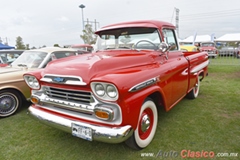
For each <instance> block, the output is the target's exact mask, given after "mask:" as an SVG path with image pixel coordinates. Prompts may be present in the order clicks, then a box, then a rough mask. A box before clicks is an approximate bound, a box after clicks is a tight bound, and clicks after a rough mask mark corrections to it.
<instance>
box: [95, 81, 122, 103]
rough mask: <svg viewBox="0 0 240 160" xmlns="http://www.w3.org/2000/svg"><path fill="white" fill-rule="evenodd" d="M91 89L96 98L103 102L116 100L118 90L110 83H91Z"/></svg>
mask: <svg viewBox="0 0 240 160" xmlns="http://www.w3.org/2000/svg"><path fill="white" fill-rule="evenodd" d="M91 89H92V91H93V92H94V94H95V95H96V96H97V97H98V98H101V99H103V100H107V101H116V100H117V99H118V90H117V88H116V87H115V86H114V85H113V84H111V83H104V82H92V83H91Z"/></svg>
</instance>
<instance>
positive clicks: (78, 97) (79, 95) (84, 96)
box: [45, 87, 94, 104]
mask: <svg viewBox="0 0 240 160" xmlns="http://www.w3.org/2000/svg"><path fill="white" fill-rule="evenodd" d="M45 93H46V95H47V96H48V97H50V98H56V99H61V100H66V101H71V102H76V103H88V104H90V103H92V102H94V100H93V98H92V94H91V92H85V91H76V90H75V91H74V90H65V89H59V88H52V87H46V89H45Z"/></svg>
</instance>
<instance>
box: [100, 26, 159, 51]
mask: <svg viewBox="0 0 240 160" xmlns="http://www.w3.org/2000/svg"><path fill="white" fill-rule="evenodd" d="M160 42H161V41H160V37H159V34H158V31H157V29H156V28H139V27H138V28H120V29H114V30H107V31H102V32H100V33H99V35H98V37H97V42H96V50H108V49H151V50H156V49H157V48H158V46H159V44H160Z"/></svg>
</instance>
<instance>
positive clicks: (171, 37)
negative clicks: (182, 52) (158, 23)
mask: <svg viewBox="0 0 240 160" xmlns="http://www.w3.org/2000/svg"><path fill="white" fill-rule="evenodd" d="M163 36H164V42H166V43H167V44H168V45H171V46H172V47H171V49H170V50H178V45H177V40H176V35H175V32H174V30H172V29H163Z"/></svg>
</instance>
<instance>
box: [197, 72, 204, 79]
mask: <svg viewBox="0 0 240 160" xmlns="http://www.w3.org/2000/svg"><path fill="white" fill-rule="evenodd" d="M198 76H199V78H200V81H202V80H203V78H204V72H201V73H199V75H198Z"/></svg>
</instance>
